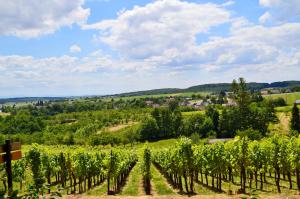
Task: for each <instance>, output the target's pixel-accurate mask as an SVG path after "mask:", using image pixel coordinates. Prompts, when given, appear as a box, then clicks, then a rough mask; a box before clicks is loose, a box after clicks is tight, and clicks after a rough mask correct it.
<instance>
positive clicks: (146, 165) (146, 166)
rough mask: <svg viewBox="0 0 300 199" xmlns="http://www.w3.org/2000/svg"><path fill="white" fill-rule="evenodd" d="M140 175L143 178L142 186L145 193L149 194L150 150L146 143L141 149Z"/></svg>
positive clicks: (150, 176)
mask: <svg viewBox="0 0 300 199" xmlns="http://www.w3.org/2000/svg"><path fill="white" fill-rule="evenodd" d="M141 166H142V175H143V180H144V188H145V192H146V194H150V191H151V184H150V180H151V178H152V175H151V170H150V169H151V151H150V149H149V147H148V145H147V144H146V145H145V147H144V150H143V162H142V165H141Z"/></svg>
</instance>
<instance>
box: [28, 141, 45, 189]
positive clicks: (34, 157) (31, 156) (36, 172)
mask: <svg viewBox="0 0 300 199" xmlns="http://www.w3.org/2000/svg"><path fill="white" fill-rule="evenodd" d="M26 159H27V161H28V163H29V166H30V169H31V172H32V175H33V181H34V188H35V189H36V190H37V192H39V190H40V189H41V188H42V187H43V185H44V182H45V180H44V178H43V173H42V169H41V163H42V162H41V152H40V150H39V148H38V145H34V146H33V147H32V148H31V149H30V150H29V151H28V153H27V154H26Z"/></svg>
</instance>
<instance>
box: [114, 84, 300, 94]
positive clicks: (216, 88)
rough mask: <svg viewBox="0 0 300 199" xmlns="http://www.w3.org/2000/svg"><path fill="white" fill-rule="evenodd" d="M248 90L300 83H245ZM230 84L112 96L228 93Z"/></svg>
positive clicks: (284, 86) (290, 86)
mask: <svg viewBox="0 0 300 199" xmlns="http://www.w3.org/2000/svg"><path fill="white" fill-rule="evenodd" d="M247 86H248V88H249V89H250V90H261V89H264V88H293V87H295V86H300V81H282V82H272V83H256V82H250V83H247ZM230 89H231V83H215V84H202V85H197V86H192V87H189V88H184V89H180V88H163V89H153V90H146V91H135V92H129V93H121V94H116V95H113V96H118V97H128V96H141V95H159V94H171V93H186V92H216V93H218V92H220V91H230Z"/></svg>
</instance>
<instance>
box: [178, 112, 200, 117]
mask: <svg viewBox="0 0 300 199" xmlns="http://www.w3.org/2000/svg"><path fill="white" fill-rule="evenodd" d="M204 113H205V111H189V112H182V116H183V117H188V116H192V115H195V114H204Z"/></svg>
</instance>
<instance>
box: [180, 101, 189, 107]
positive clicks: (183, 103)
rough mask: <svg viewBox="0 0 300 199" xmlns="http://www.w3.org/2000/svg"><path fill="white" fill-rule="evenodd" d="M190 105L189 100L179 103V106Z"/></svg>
mask: <svg viewBox="0 0 300 199" xmlns="http://www.w3.org/2000/svg"><path fill="white" fill-rule="evenodd" d="M190 105H191V102H189V101H183V102H180V103H179V106H190Z"/></svg>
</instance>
